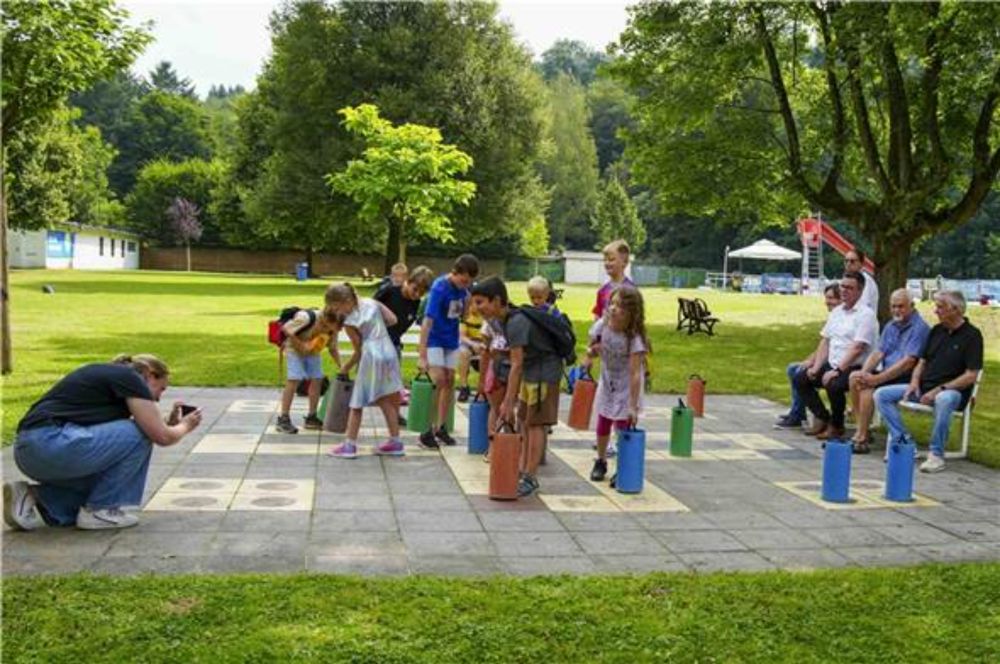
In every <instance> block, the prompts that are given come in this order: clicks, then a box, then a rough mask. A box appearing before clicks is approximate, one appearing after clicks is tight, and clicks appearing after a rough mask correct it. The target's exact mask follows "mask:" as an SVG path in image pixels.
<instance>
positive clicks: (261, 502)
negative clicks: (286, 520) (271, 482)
mask: <svg viewBox="0 0 1000 664" xmlns="http://www.w3.org/2000/svg"><path fill="white" fill-rule="evenodd" d="M250 503H251V504H252V505H256V506H257V507H288V506H289V505H294V504H295V499H294V498H285V497H284V496H264V497H263V498H254V499H253V500H251V501H250Z"/></svg>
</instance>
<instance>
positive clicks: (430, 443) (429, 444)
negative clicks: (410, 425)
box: [420, 431, 440, 450]
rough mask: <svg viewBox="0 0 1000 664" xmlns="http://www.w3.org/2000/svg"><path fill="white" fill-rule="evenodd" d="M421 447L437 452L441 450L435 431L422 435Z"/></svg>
mask: <svg viewBox="0 0 1000 664" xmlns="http://www.w3.org/2000/svg"><path fill="white" fill-rule="evenodd" d="M420 447H423V448H425V449H428V450H436V449H439V448H440V445H438V442H437V439H436V438H435V437H434V432H433V431H425V432H423V433H422V434H420Z"/></svg>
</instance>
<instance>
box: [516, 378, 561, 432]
mask: <svg viewBox="0 0 1000 664" xmlns="http://www.w3.org/2000/svg"><path fill="white" fill-rule="evenodd" d="M518 399H519V402H518V405H517V419H518V421H520V422H523V423H524V424H526V425H527V426H529V427H531V426H543V425H555V424H558V423H559V383H525V382H522V383H521V390H520V393H519V394H518Z"/></svg>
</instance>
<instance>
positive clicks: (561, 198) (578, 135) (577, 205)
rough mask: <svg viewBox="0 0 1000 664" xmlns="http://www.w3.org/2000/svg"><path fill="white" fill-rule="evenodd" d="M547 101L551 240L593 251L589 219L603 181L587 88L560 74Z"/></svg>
mask: <svg viewBox="0 0 1000 664" xmlns="http://www.w3.org/2000/svg"><path fill="white" fill-rule="evenodd" d="M548 102H549V133H548V141H547V142H548V145H547V149H546V153H545V155H544V157H543V159H542V160H541V169H540V170H541V172H542V179H543V181H544V182H545V184H546V185H547V186H548V187H549V188H550V189H551V192H552V204H551V206H550V207H549V215H548V218H549V237H550V239H551V242H552V244H553V245H554V246H557V247H563V248H569V249H591V248H593V244H594V233H593V230H592V228H591V226H590V223H589V220H590V215H591V213H592V212H593V209H594V203H595V202H596V201H597V186H598V181H599V178H598V173H597V149H596V147H595V146H594V139H593V137H592V136H591V135H590V129H589V127H588V126H587V122H588V120H589V117H590V116H589V114H588V112H587V101H586V96H585V93H584V89H583V87H582V86H581V85H580V84H579V83H577V82H576V80H575V79H574V78H573V77H572V76H569V75H568V74H559V75H557V76H556V78H555V80H553V81H552V82H551V83H549V94H548Z"/></svg>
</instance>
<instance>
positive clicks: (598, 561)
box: [590, 554, 688, 574]
mask: <svg viewBox="0 0 1000 664" xmlns="http://www.w3.org/2000/svg"><path fill="white" fill-rule="evenodd" d="M590 559H591V560H592V561H593V562H594V567H595V570H596V571H597V572H599V573H601V574H629V573H647V572H684V571H687V569H688V567H687V565H685V564H684V563H682V562H681V561H680V560H679V559H678V558H676V557H675V556H672V555H670V554H667V555H630V554H627V555H614V556H598V555H592V556H590Z"/></svg>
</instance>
